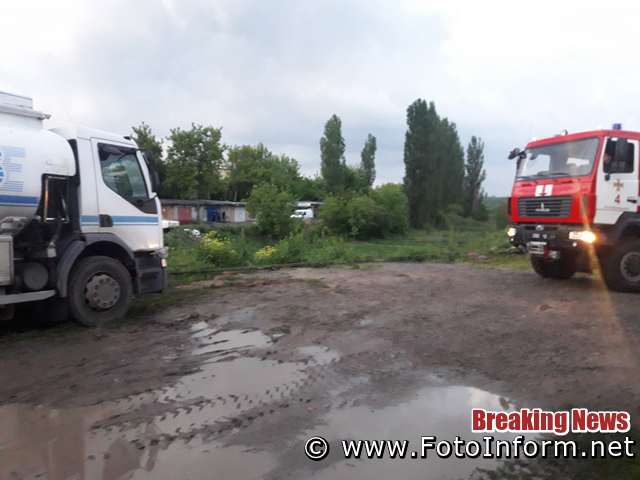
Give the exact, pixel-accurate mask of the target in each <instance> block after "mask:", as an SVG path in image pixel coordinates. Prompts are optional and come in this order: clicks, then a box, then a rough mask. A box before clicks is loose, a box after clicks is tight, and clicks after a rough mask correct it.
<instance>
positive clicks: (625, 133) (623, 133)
mask: <svg viewBox="0 0 640 480" xmlns="http://www.w3.org/2000/svg"><path fill="white" fill-rule="evenodd" d="M600 137H624V138H630V139H633V140H640V132H633V131H631V130H611V129H607V130H588V131H586V132H576V133H568V134H566V135H555V136H553V137H547V138H541V139H538V140H532V141H530V142H529V143H527V147H526V148H534V147H541V146H544V145H549V144H552V143H563V142H570V141H573V140H582V139H584V138H600Z"/></svg>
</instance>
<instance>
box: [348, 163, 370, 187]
mask: <svg viewBox="0 0 640 480" xmlns="http://www.w3.org/2000/svg"><path fill="white" fill-rule="evenodd" d="M369 188H370V187H369V182H368V180H367V174H366V172H365V171H364V170H363V169H362V168H361V167H352V166H350V165H345V166H344V186H343V189H344V191H346V192H354V193H366V192H367V191H368V190H369Z"/></svg>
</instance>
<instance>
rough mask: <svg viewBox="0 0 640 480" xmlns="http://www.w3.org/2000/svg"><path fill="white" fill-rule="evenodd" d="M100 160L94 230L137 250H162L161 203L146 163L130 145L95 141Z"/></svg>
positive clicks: (93, 220)
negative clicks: (115, 238)
mask: <svg viewBox="0 0 640 480" xmlns="http://www.w3.org/2000/svg"><path fill="white" fill-rule="evenodd" d="M92 147H93V153H94V158H95V159H96V164H97V165H96V168H95V175H96V190H97V194H98V217H97V218H88V219H87V218H85V219H83V221H82V223H83V227H84V226H86V225H85V224H86V222H87V221H89V222H92V223H93V227H94V228H92V230H93V231H99V232H101V233H113V234H115V235H117V236H118V237H120V239H121V240H123V241H124V242H125V243H126V244H127V245H128V246H129V248H131V250H133V251H145V250H147V251H149V250H155V249H157V248H160V247H161V238H162V237H161V235H162V225H160V222H159V221H158V218H159V215H158V209H159V201H158V199H157V197H156V195H155V194H154V193H153V192H152V191H151V182H150V181H149V175H148V171H147V167H146V164H145V162H144V160H143V159H142V156H141V155H140V153H139V152H138V151H137V150H136V149H135V148H132V147H131V146H130V145H126V144H122V145H119V144H117V143H113V142H111V141H101V140H99V139H94V140H92Z"/></svg>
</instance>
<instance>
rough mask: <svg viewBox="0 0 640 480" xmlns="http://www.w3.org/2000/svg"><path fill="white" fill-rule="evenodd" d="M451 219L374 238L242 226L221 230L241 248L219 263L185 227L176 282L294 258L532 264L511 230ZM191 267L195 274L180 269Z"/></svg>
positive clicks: (172, 259) (177, 248) (179, 237)
mask: <svg viewBox="0 0 640 480" xmlns="http://www.w3.org/2000/svg"><path fill="white" fill-rule="evenodd" d="M447 223H448V228H446V229H439V230H429V231H427V230H411V231H409V232H408V233H407V234H405V235H402V236H396V237H392V238H385V239H374V240H369V241H357V240H349V239H347V240H343V239H339V238H336V237H323V236H321V237H318V236H305V235H304V234H299V235H297V236H294V237H292V238H289V239H287V240H285V241H281V242H276V241H269V240H268V239H264V238H259V237H256V236H254V235H251V234H242V233H241V232H240V231H238V230H234V231H230V230H225V231H222V232H218V235H219V236H221V237H223V238H226V239H228V240H229V242H230V245H231V247H230V248H233V250H234V252H235V255H234V263H233V264H226V265H215V264H212V263H211V262H209V261H207V259H206V258H205V257H204V256H203V255H202V252H201V249H200V248H199V241H198V240H195V239H193V238H191V237H190V236H189V235H187V234H185V232H184V231H183V229H180V230H176V231H173V232H171V233H169V234H168V235H167V236H166V243H167V245H168V246H169V248H170V250H169V274H170V278H171V282H172V284H173V285H176V284H183V283H189V282H191V281H194V280H200V279H203V278H206V277H207V276H211V273H210V272H209V271H210V270H214V269H218V268H219V269H220V270H223V267H224V268H236V267H243V268H251V267H264V266H267V265H278V264H290V263H310V264H314V265H330V264H353V263H359V262H379V261H419V262H424V261H431V262H471V263H476V264H478V265H483V266H491V267H503V268H512V269H513V268H515V269H529V268H530V267H529V263H528V260H527V258H526V256H525V255H518V254H515V253H514V252H513V251H512V249H511V247H510V246H509V244H508V242H507V238H506V234H505V232H504V231H503V230H502V229H496V228H495V226H494V225H495V224H494V223H493V222H477V221H474V220H470V219H465V218H460V217H457V216H452V217H450V218H449V219H448V222H447ZM198 228H199V229H201V230H203V233H204V231H205V230H206V227H205V228H202V227H201V226H199V227H198ZM307 237H308V238H307ZM265 245H272V246H275V247H276V249H277V250H278V255H275V256H273V257H271V258H266V259H264V258H263V259H257V258H256V257H255V255H254V254H255V252H256V251H258V250H259V249H261V248H262V247H264V246H265ZM185 271H191V272H194V273H191V274H188V275H184V274H181V273H180V272H185ZM172 273H173V274H174V275H173V276H171V274H172Z"/></svg>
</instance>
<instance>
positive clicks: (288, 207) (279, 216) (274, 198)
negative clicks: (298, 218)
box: [247, 184, 295, 238]
mask: <svg viewBox="0 0 640 480" xmlns="http://www.w3.org/2000/svg"><path fill="white" fill-rule="evenodd" d="M294 209H295V199H294V198H293V197H292V196H291V195H290V194H289V193H287V192H281V191H279V190H278V188H277V187H276V186H274V185H270V184H263V185H259V186H257V187H254V188H253V190H252V192H251V196H250V197H249V200H248V202H247V211H248V212H249V213H250V214H251V215H253V216H254V217H255V218H256V225H257V228H258V230H259V231H260V233H261V234H263V235H267V236H270V237H272V238H284V237H286V236H287V235H288V234H289V233H290V232H291V229H292V226H293V225H294V220H295V219H293V218H291V214H292V213H293V211H294Z"/></svg>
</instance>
